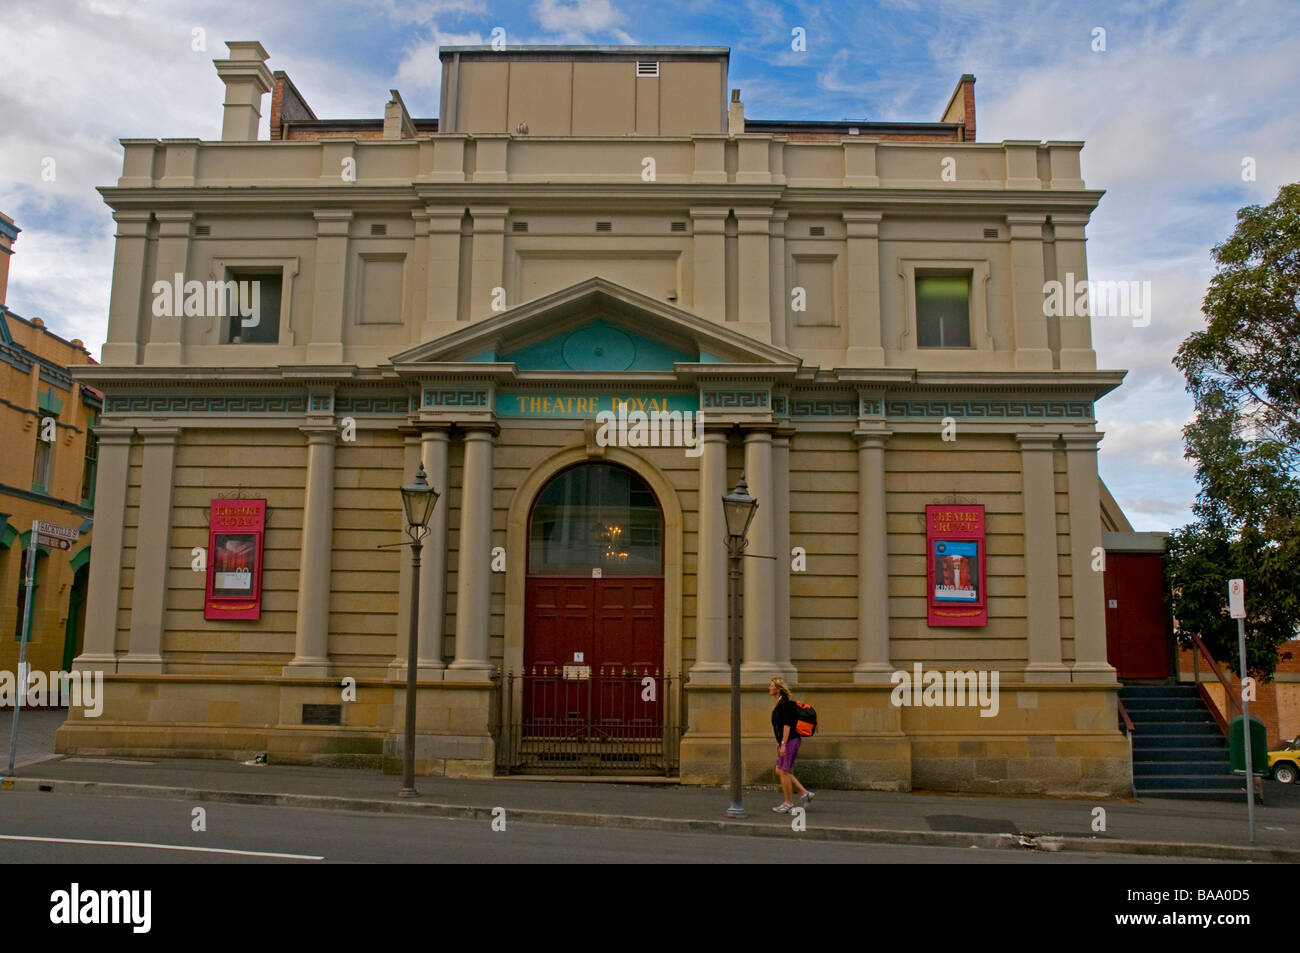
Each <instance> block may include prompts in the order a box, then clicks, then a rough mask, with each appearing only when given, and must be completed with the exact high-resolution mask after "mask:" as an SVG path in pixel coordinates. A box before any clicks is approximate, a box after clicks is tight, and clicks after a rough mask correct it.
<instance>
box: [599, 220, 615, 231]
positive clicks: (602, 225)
mask: <svg viewBox="0 0 1300 953" xmlns="http://www.w3.org/2000/svg"><path fill="white" fill-rule="evenodd" d="M613 230H614V223H613V222H597V223H596V231H598V232H612V231H613Z"/></svg>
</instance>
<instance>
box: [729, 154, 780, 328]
mask: <svg viewBox="0 0 1300 953" xmlns="http://www.w3.org/2000/svg"><path fill="white" fill-rule="evenodd" d="M764 147H766V143H764ZM771 218H772V210H771V209H766V208H764V209H757V208H756V209H737V210H736V226H737V243H738V247H737V251H738V257H739V259H740V262H739V264H740V268H739V279H738V280H739V287H738V288H737V289H736V291H737V294H738V295H739V297H740V306H739V311H740V321H739V322H738V324H739V327H738V328H737V330H738V331H740V333H741V334H744V335H747V336H748V337H751V338H754V339H755V340H756V341H763V342H764V343H768V342H770V341H771V340H772V313H771V307H772V289H771V287H770V285H769V281H770V280H771V274H772V260H771V253H770V252H769V250H768V242H769V240H770V238H769V235H768V230H769V229H770V228H771Z"/></svg>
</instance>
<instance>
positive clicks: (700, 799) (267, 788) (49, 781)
mask: <svg viewBox="0 0 1300 953" xmlns="http://www.w3.org/2000/svg"><path fill="white" fill-rule="evenodd" d="M16 774H17V776H16V777H14V778H6V779H5V783H4V785H3V788H4V789H5V790H26V791H37V790H49V791H52V792H56V793H57V792H59V791H74V790H75V791H80V792H83V793H98V794H103V795H106V796H110V797H164V798H177V799H182V800H192V801H195V802H201V801H233V802H239V803H246V804H249V803H251V804H288V805H294V806H297V807H311V808H319V809H326V810H347V811H363V812H369V813H385V814H394V813H400V814H414V815H424V816H430V817H460V818H465V817H468V818H480V819H484V820H487V819H490V818H491V816H492V810H493V808H497V807H501V808H505V810H506V814H507V817H508V818H509V821H510V822H511V823H539V824H562V825H570V826H585V827H627V828H639V829H643V830H644V829H649V830H674V831H701V832H719V833H732V834H751V835H759V836H800V837H804V838H809V839H834V840H849V841H857V842H862V843H893V844H913V845H932V846H944V847H954V846H959V847H979V848H985V849H988V848H994V849H1017V850H1023V849H1040V850H1069V851H1086V852H1089V853H1126V854H1148V855H1153V856H1183V857H1189V858H1205V859H1219V860H1239V861H1247V860H1258V861H1282V862H1290V863H1294V862H1298V861H1300V796H1298V795H1300V792H1297V791H1293V790H1291V789H1290V787H1289V786H1285V785H1279V784H1276V783H1274V782H1266V784H1267V791H1266V794H1265V797H1266V799H1267V800H1268V801H1269V803H1267V804H1264V805H1260V806H1257V808H1256V828H1257V834H1258V846H1257V847H1251V846H1250V845H1249V841H1248V836H1247V829H1246V807H1245V804H1244V803H1241V804H1238V803H1220V802H1212V801H1183V800H1145V801H1133V800H1110V801H1107V800H1102V799H1078V800H1075V799H1065V798H1042V797H992V796H979V795H948V794H925V793H922V794H902V793H889V792H879V791H832V790H823V791H818V792H816V793H817V797H816V798H815V800H814V802H813V803H812V805H811V806H810V807H809V808H808V811H807V816H806V821H807V829H806V830H805V831H802V832H799V833H798V834H795V833H793V832H792V829H791V818H790V817H789V816H787V815H778V814H774V813H773V812H772V810H771V808H772V806H773V805H775V804H777V803H778V802H779V801H780V794H779V792H777V791H775V790H773V789H747V790H746V792H745V806H746V809H747V810H748V811H749V812H750V817H749V818H747V819H745V820H729V819H726V818H724V817H723V811H724V810H725V809H726V808H727V806H728V805H729V804H730V795H729V792H728V791H727V790H725V789H720V788H700V787H693V786H682V785H677V784H620V783H607V782H589V781H566V780H554V779H542V780H534V779H521V778H518V777H512V778H501V779H494V780H458V779H450V778H436V777H427V778H417V779H416V787H417V788H418V789H419V791H420V793H421V796H420V797H419V798H415V799H409V800H408V799H399V798H398V797H397V796H396V794H397V789H398V788H399V787H400V786H401V782H400V778H396V777H392V776H386V775H383V774H379V773H377V772H373V771H360V770H348V769H342V768H312V767H297V766H289V765H262V766H249V765H244V764H242V763H239V762H229V761H207V760H156V761H151V760H146V759H135V758H91V757H66V758H64V757H60V758H56V759H54V760H49V761H43V762H40V763H38V764H33V765H29V766H28V767H26V768H24V769H22V770H19V771H18V772H16ZM1243 801H1244V797H1243ZM1097 807H1102V808H1104V810H1105V821H1106V829H1105V830H1104V831H1094V830H1093V823H1094V809H1095V808H1097Z"/></svg>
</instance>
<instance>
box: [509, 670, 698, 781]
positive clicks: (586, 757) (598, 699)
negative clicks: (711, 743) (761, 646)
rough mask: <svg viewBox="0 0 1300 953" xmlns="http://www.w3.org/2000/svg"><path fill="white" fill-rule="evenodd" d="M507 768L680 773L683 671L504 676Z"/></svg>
mask: <svg viewBox="0 0 1300 953" xmlns="http://www.w3.org/2000/svg"><path fill="white" fill-rule="evenodd" d="M497 709H498V716H499V717H498V718H497V725H496V732H495V734H496V739H497V746H496V748H497V768H498V770H500V771H503V772H510V771H519V772H546V773H557V774H558V773H577V774H638V775H664V776H668V777H670V776H673V775H675V774H676V773H677V769H678V752H679V748H680V742H681V734H682V724H681V676H679V675H668V674H664V673H660V672H659V671H658V670H657V669H652V668H651V667H649V666H621V665H619V666H612V665H604V666H595V667H594V670H593V667H592V666H581V665H570V666H562V667H561V666H537V667H535V668H534V669H533V670H532V671H529V672H527V673H524V674H516V673H514V672H507V673H506V674H505V676H504V677H503V678H502V679H501V693H500V698H499V704H498V706H497Z"/></svg>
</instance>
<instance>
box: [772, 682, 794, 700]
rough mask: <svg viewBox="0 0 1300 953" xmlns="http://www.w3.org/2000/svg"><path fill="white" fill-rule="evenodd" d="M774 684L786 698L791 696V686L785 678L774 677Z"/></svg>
mask: <svg viewBox="0 0 1300 953" xmlns="http://www.w3.org/2000/svg"><path fill="white" fill-rule="evenodd" d="M772 684H773V685H775V686H776V690H777V691H778V692H780V693H781V694H782V695H784V696H785V697H786V698H789V697H790V686H789V685H787V684H786V683H785V679H783V678H774V679H772Z"/></svg>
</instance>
